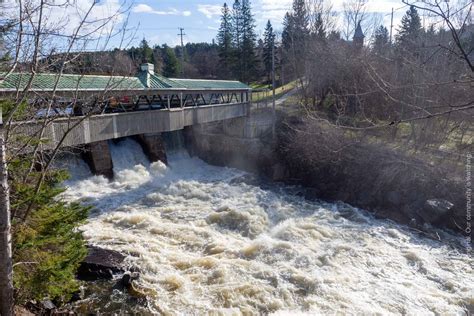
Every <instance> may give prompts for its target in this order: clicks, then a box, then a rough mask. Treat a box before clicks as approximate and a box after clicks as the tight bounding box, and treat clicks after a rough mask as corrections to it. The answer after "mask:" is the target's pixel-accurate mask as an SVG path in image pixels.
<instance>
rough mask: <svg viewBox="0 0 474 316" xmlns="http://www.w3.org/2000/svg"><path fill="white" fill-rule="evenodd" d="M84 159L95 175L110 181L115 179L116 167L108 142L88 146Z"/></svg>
mask: <svg viewBox="0 0 474 316" xmlns="http://www.w3.org/2000/svg"><path fill="white" fill-rule="evenodd" d="M83 158H84V160H85V161H86V163H87V164H88V165H89V168H90V169H91V171H92V173H93V174H95V175H102V176H105V177H106V178H108V179H112V178H113V177H114V166H113V163H112V156H111V154H110V149H109V143H108V142H107V141H100V142H95V143H90V144H87V145H86V146H85V151H84V153H83Z"/></svg>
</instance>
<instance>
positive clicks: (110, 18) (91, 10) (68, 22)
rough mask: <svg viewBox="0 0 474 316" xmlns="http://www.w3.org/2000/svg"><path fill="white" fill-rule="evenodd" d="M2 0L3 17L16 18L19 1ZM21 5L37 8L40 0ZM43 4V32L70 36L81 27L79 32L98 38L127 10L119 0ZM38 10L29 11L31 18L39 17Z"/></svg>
mask: <svg viewBox="0 0 474 316" xmlns="http://www.w3.org/2000/svg"><path fill="white" fill-rule="evenodd" d="M0 2H1V1H0ZM3 3H4V4H5V6H3V7H2V6H0V11H3V12H2V13H5V16H6V17H9V18H15V17H17V16H18V13H19V3H18V1H15V0H6V1H5V2H3ZM22 5H23V7H25V6H28V7H30V8H31V7H33V8H38V7H39V5H40V1H39V0H30V1H29V2H23V3H22ZM43 8H44V9H43V23H42V29H43V30H44V31H45V32H46V33H50V34H57V33H58V34H61V35H62V36H72V35H73V34H74V33H75V32H76V31H77V29H78V28H79V27H80V28H81V29H80V31H79V32H78V35H79V36H85V35H87V38H88V39H90V38H100V37H101V36H105V35H106V34H108V33H111V32H112V29H113V28H117V27H119V24H120V23H121V22H123V20H124V11H125V10H126V7H125V6H124V5H123V4H122V3H121V2H119V0H102V1H100V2H98V1H96V0H81V1H62V2H61V3H60V4H58V3H53V4H51V2H48V1H45V4H44V7H43ZM24 11H25V10H24ZM38 13H39V10H36V11H33V13H32V16H31V20H32V21H33V22H34V23H37V21H38V18H39V16H38ZM81 22H83V23H81ZM81 24H82V25H81ZM26 27H29V26H26ZM52 36H54V35H52Z"/></svg>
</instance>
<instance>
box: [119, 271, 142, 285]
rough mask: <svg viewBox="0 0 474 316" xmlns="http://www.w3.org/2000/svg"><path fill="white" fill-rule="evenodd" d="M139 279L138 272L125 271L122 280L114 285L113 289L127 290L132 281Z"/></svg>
mask: <svg viewBox="0 0 474 316" xmlns="http://www.w3.org/2000/svg"><path fill="white" fill-rule="evenodd" d="M139 277H140V274H139V273H138V272H130V271H127V272H125V273H124V274H123V276H122V278H121V279H120V280H119V281H117V283H116V284H115V285H114V289H119V290H123V289H129V288H130V287H131V286H132V284H133V281H135V280H138V278H139Z"/></svg>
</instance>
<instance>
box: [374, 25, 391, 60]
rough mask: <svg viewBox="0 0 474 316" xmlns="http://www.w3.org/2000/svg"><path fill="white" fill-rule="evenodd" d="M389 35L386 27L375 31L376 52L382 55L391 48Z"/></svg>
mask: <svg viewBox="0 0 474 316" xmlns="http://www.w3.org/2000/svg"><path fill="white" fill-rule="evenodd" d="M389 40H390V39H389V35H388V30H387V28H386V27H385V26H383V25H381V26H380V27H379V28H377V29H376V30H375V34H374V47H373V48H374V52H375V53H377V54H379V55H381V54H383V53H384V52H385V51H386V50H387V49H388V46H389Z"/></svg>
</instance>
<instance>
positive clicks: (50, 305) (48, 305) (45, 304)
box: [41, 300, 56, 310]
mask: <svg viewBox="0 0 474 316" xmlns="http://www.w3.org/2000/svg"><path fill="white" fill-rule="evenodd" d="M41 305H42V306H43V308H44V309H46V310H53V309H56V305H54V304H53V302H51V301H50V300H44V301H41Z"/></svg>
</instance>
